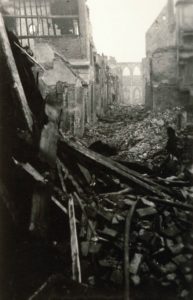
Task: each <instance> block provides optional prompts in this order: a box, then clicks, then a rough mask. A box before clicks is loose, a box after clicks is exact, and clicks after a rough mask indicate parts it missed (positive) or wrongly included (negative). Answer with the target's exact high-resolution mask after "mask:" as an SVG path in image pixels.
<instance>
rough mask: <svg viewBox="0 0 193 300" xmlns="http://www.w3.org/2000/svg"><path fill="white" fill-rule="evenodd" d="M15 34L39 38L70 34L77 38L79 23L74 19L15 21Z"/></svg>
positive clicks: (28, 19) (20, 19) (21, 19)
mask: <svg viewBox="0 0 193 300" xmlns="http://www.w3.org/2000/svg"><path fill="white" fill-rule="evenodd" d="M16 28H17V34H18V36H19V37H22V36H32V37H33V36H41V35H57V36H60V35H64V34H72V35H75V36H79V22H78V20H77V19H76V20H75V19H64V18H61V19H60V18H57V19H54V18H52V19H44V18H37V19H30V18H27V19H24V18H19V19H17V25H16Z"/></svg>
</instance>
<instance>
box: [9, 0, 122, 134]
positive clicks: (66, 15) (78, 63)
mask: <svg viewBox="0 0 193 300" xmlns="http://www.w3.org/2000/svg"><path fill="white" fill-rule="evenodd" d="M4 9H5V12H4V19H5V22H6V25H7V27H8V29H9V30H11V31H14V32H15V33H16V35H17V36H18V38H19V40H20V42H21V45H22V46H23V47H26V49H27V48H28V47H30V49H32V51H33V54H34V56H33V57H34V58H35V59H36V61H37V62H38V63H39V65H40V68H39V67H37V68H35V69H34V75H35V76H36V78H38V84H39V88H40V90H41V93H42V96H43V98H44V99H45V100H46V103H47V106H48V109H47V114H48V115H49V116H50V114H51V115H55V111H56V109H55V106H56V105H57V104H56V103H58V101H59V102H60V110H61V112H60V118H62V119H61V122H60V126H61V129H62V130H63V131H65V132H66V131H69V132H70V133H71V134H75V135H78V136H82V135H83V133H84V129H85V126H86V124H87V123H89V124H90V123H94V122H95V121H96V120H97V115H99V116H100V115H103V114H104V112H105V111H106V110H107V107H108V105H109V104H111V103H112V102H117V101H118V98H119V95H118V85H119V84H118V77H117V76H116V75H115V74H113V72H111V69H110V68H109V66H108V59H107V58H106V57H105V56H104V55H102V56H100V55H99V54H97V52H96V50H95V46H94V42H93V38H92V28H91V23H90V19H89V9H88V7H87V5H86V2H85V0H70V1H66V0H65V1H63V2H61V1H58V0H54V1H47V0H46V1H40V2H37V1H35V0H31V1H25V2H21V1H5V2H4ZM8 14H9V15H8ZM42 69H43V70H42ZM58 86H60V88H59V92H58ZM48 99H49V103H48ZM50 99H51V100H50ZM50 103H52V105H50ZM52 110H53V111H52ZM64 118H67V120H66V119H64Z"/></svg>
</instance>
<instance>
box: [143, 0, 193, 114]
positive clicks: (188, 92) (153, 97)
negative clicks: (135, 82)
mask: <svg viewBox="0 0 193 300" xmlns="http://www.w3.org/2000/svg"><path fill="white" fill-rule="evenodd" d="M192 17H193V2H192V1H191V0H187V1H186V0H184V1H176V3H175V4H174V1H173V0H168V1H167V3H166V6H165V7H164V8H163V10H162V11H161V12H160V14H159V16H158V17H157V18H156V20H155V21H154V23H153V24H152V26H151V27H150V29H149V30H148V31H147V33H146V54H147V56H146V59H144V60H143V77H144V82H145V86H144V94H145V101H146V105H147V106H149V107H151V108H154V109H165V108H166V107H172V106H185V107H186V109H187V111H188V112H189V113H190V112H191V110H192V108H191V109H190V107H191V105H192V77H191V74H192V71H193V67H192V49H193V44H192V28H193V23H192Z"/></svg>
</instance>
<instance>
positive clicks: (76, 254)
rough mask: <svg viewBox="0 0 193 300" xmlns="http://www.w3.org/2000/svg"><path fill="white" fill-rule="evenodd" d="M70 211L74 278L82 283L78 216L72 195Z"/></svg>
mask: <svg viewBox="0 0 193 300" xmlns="http://www.w3.org/2000/svg"><path fill="white" fill-rule="evenodd" d="M68 211H69V223H70V233H71V256H72V279H73V280H75V281H77V282H79V283H81V282H82V278H81V269H80V257H79V246H78V238H77V230H76V218H75V210H74V199H73V197H72V196H71V197H70V198H69V202H68Z"/></svg>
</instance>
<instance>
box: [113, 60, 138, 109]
mask: <svg viewBox="0 0 193 300" xmlns="http://www.w3.org/2000/svg"><path fill="white" fill-rule="evenodd" d="M118 66H119V67H120V68H121V76H120V81H121V85H122V101H123V103H125V104H129V105H138V104H143V103H144V99H143V98H144V97H143V88H142V87H143V78H142V64H141V63H139V62H122V63H118Z"/></svg>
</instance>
